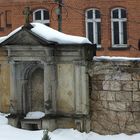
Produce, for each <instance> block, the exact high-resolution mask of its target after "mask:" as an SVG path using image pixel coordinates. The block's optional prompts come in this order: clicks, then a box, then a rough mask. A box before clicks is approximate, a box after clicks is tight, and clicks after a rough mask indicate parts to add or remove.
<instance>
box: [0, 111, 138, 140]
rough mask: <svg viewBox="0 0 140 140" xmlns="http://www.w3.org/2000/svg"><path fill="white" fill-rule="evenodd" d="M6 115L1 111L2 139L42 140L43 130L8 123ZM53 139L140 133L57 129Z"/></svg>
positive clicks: (115, 138) (121, 139) (105, 139)
mask: <svg viewBox="0 0 140 140" xmlns="http://www.w3.org/2000/svg"><path fill="white" fill-rule="evenodd" d="M5 116H6V115H5V114H3V113H0V140H42V136H43V130H38V131H29V130H23V129H18V128H15V127H12V126H10V125H8V124H7V122H8V121H7V119H6V117H5ZM49 136H50V138H51V140H140V134H135V135H131V136H128V135H125V134H119V135H107V136H103V135H99V134H96V133H94V132H90V133H81V132H79V131H77V130H74V129H57V130H55V131H53V132H49Z"/></svg>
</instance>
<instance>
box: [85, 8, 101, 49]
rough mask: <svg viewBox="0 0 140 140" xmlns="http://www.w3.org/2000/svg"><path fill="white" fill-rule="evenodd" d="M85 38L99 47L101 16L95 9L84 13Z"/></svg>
mask: <svg viewBox="0 0 140 140" xmlns="http://www.w3.org/2000/svg"><path fill="white" fill-rule="evenodd" d="M86 37H87V38H88V39H89V40H90V41H91V42H92V43H94V44H97V47H98V48H100V47H101V15H100V11H99V10H97V9H88V10H87V11H86Z"/></svg>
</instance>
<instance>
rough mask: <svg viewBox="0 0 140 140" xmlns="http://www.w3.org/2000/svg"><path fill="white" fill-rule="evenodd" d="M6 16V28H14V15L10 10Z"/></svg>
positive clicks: (6, 12)
mask: <svg viewBox="0 0 140 140" xmlns="http://www.w3.org/2000/svg"><path fill="white" fill-rule="evenodd" d="M5 16H6V27H11V26H12V19H11V18H12V13H11V11H10V10H7V11H5Z"/></svg>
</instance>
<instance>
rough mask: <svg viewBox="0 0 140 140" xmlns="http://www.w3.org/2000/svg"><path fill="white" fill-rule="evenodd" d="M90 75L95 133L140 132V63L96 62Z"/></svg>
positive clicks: (92, 125) (91, 110)
mask: <svg viewBox="0 0 140 140" xmlns="http://www.w3.org/2000/svg"><path fill="white" fill-rule="evenodd" d="M89 73H90V85H91V92H90V115H91V128H92V130H93V131H95V132H98V133H100V134H117V133H127V134H134V133H137V132H140V62H139V61H107V60H106V61H94V62H93V65H92V66H91V68H90V70H89Z"/></svg>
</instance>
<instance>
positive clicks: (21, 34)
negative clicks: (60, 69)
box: [1, 27, 55, 46]
mask: <svg viewBox="0 0 140 140" xmlns="http://www.w3.org/2000/svg"><path fill="white" fill-rule="evenodd" d="M49 44H55V42H51V41H48V40H46V39H44V38H42V37H40V36H38V35H37V34H34V33H33V32H31V31H30V30H29V29H26V28H24V27H23V28H21V30H19V31H18V32H16V33H15V34H13V35H12V36H10V37H9V38H7V39H6V40H5V41H4V42H2V43H1V46H4V45H32V46H36V45H49Z"/></svg>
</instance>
